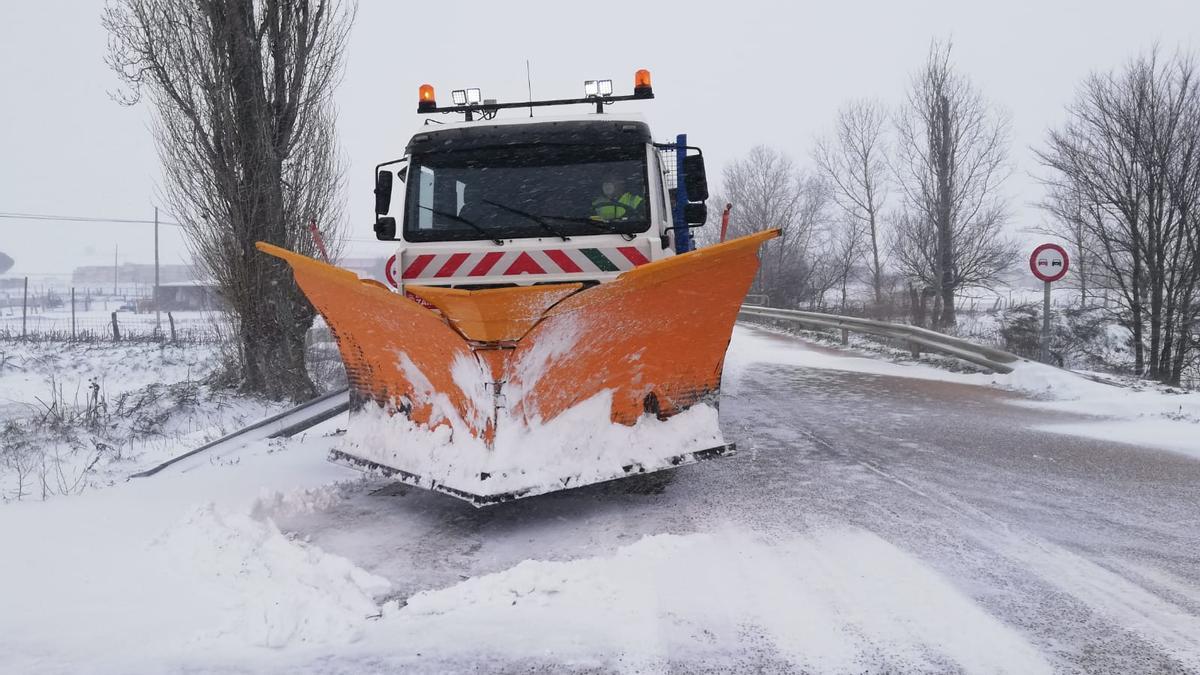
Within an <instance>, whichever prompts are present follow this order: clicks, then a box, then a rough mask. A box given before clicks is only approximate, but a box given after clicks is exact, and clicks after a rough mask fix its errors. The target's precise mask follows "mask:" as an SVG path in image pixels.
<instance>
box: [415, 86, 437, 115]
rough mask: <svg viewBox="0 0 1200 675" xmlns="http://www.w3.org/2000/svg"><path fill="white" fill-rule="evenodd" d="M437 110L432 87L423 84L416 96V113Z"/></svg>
mask: <svg viewBox="0 0 1200 675" xmlns="http://www.w3.org/2000/svg"><path fill="white" fill-rule="evenodd" d="M436 109H437V99H436V98H434V95H433V85H432V84H423V85H421V89H420V90H419V91H418V94H417V112H426V111H429V110H436Z"/></svg>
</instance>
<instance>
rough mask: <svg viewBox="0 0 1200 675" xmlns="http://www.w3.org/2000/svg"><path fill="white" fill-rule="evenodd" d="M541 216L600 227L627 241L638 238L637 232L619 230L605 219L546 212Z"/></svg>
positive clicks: (601, 229) (603, 230)
mask: <svg viewBox="0 0 1200 675" xmlns="http://www.w3.org/2000/svg"><path fill="white" fill-rule="evenodd" d="M541 217H542V218H553V219H554V220H561V221H564V222H568V223H579V224H581V225H591V226H592V227H595V228H598V229H599V230H600V231H602V232H607V233H609V234H619V235H621V236H622V237H624V238H625V240H626V241H633V240H634V239H636V238H637V235H635V234H631V233H629V232H620V231H618V230H617V226H616V225H613V224H612V223H610V222H607V221H603V220H596V219H595V218H584V217H582V216H555V215H551V214H549V213H544V214H542V215H541Z"/></svg>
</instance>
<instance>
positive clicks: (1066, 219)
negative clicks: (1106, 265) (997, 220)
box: [1036, 185, 1107, 307]
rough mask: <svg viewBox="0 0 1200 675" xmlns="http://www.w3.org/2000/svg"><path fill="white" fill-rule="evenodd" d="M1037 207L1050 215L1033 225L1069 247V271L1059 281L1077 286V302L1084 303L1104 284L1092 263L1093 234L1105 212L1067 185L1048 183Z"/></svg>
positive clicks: (1097, 248)
mask: <svg viewBox="0 0 1200 675" xmlns="http://www.w3.org/2000/svg"><path fill="white" fill-rule="evenodd" d="M1039 207H1040V208H1041V209H1042V210H1044V211H1046V212H1047V213H1048V214H1049V215H1050V221H1049V222H1047V223H1045V224H1044V225H1041V226H1039V227H1038V228H1036V229H1037V230H1038V231H1039V232H1043V233H1045V234H1048V235H1051V236H1054V237H1058V238H1059V239H1061V240H1063V241H1064V242H1065V243H1066V245H1067V249H1068V250H1069V251H1070V256H1071V273H1070V274H1069V275H1067V277H1066V278H1064V279H1063V280H1062V281H1061V282H1058V283H1061V284H1063V285H1064V286H1066V287H1068V288H1077V289H1079V302H1080V305H1081V306H1083V307H1087V306H1089V305H1090V304H1091V301H1092V299H1093V296H1094V294H1095V293H1096V286H1097V284H1102V285H1103V284H1105V280H1104V271H1103V267H1099V266H1097V265H1095V261H1096V260H1097V259H1098V258H1099V257H1100V246H1099V242H1098V241H1097V240H1096V237H1095V236H1094V235H1093V232H1094V231H1095V230H1096V228H1097V227H1102V226H1103V225H1102V223H1103V220H1104V217H1105V213H1104V211H1103V209H1101V208H1100V206H1099V205H1098V204H1095V203H1094V202H1092V201H1090V200H1089V199H1088V198H1087V197H1086V195H1083V194H1081V193H1080V191H1079V190H1078V189H1077V188H1076V187H1073V186H1070V185H1060V186H1050V189H1049V192H1048V194H1047V196H1046V198H1045V199H1044V200H1042V202H1041V203H1040V204H1039ZM1094 268H1095V269H1094ZM1105 287H1107V286H1105Z"/></svg>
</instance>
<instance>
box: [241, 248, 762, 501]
mask: <svg viewBox="0 0 1200 675" xmlns="http://www.w3.org/2000/svg"><path fill="white" fill-rule="evenodd" d="M777 235H778V231H777V230H769V231H765V232H760V233H757V234H753V235H749V236H746V237H741V238H739V239H734V240H732V241H728V242H724V243H721V244H716V245H713V246H709V247H706V248H703V249H699V250H696V251H692V252H689V253H685V254H682V255H677V256H674V257H670V258H665V259H662V260H658V261H655V262H651V263H648V264H645V265H642V266H640V267H637V268H635V269H633V270H630V271H628V272H625V273H624V274H622V275H621V276H620V277H618V278H617V279H616V280H615V281H612V282H609V283H603V284H599V285H595V286H590V287H586V288H585V287H584V286H583V285H581V284H549V285H540V286H514V287H509V288H496V289H486V290H459V289H452V288H440V287H432V286H406V287H405V290H406V291H407V292H408V293H411V294H413V295H414V296H416V297H418V298H420V300H421V301H422V302H423V303H425V304H427V305H429V306H432V307H433V308H434V309H430V308H429V307H426V306H422V304H421V303H418V302H415V301H414V300H412V299H409V298H407V297H404V296H403V295H399V294H396V293H393V292H392V291H390V290H388V289H387V288H385V287H383V286H382V285H381V284H378V283H377V282H374V281H369V280H360V279H359V278H358V277H357V276H356V275H355V274H353V273H352V272H349V271H346V270H343V269H340V268H337V267H334V266H332V265H328V264H325V263H322V262H319V261H317V260H313V259H311V258H308V257H306V256H302V255H299V254H296V253H292V252H290V251H287V250H285V249H281V248H278V247H275V246H271V245H269V244H264V243H259V244H258V248H259V249H260V250H262V251H264V252H266V253H269V254H271V255H273V256H275V257H278V258H281V259H283V260H285V261H287V262H288V263H289V264H290V265H291V266H292V270H293V272H294V274H295V277H296V281H297V283H298V284H299V285H300V288H301V289H302V290H303V291H304V293H305V294H306V295H307V296H308V298H309V300H310V301H312V303H313V305H314V306H315V307H316V309H317V310H318V311H319V312H320V313H321V314H322V315H323V316H324V317H325V321H326V323H327V324H328V325H329V327H330V329H331V330H332V331H333V333H334V335H335V337H336V338H337V342H338V348H339V350H340V351H341V355H342V360H343V361H344V363H345V365H346V371H347V376H348V378H349V381H350V393H351V402H350V411H351V413H350V414H351V423H350V428H349V430H348V431H347V434H346V437H345V439H344V441H343V445H342V447H341V449H340V450H337V451H335V452H334V458H335V459H339V460H341V461H344V462H348V463H350V464H353V465H357V466H361V467H372V468H377V469H380V470H382V471H384V473H387V474H389V475H392V476H395V477H397V478H398V479H400V480H403V481H405V482H408V483H412V484H414V485H419V486H421V487H424V488H429V489H434V490H438V491H441V492H445V493H447V494H451V495H454V496H456V497H459V498H462V499H466V500H468V501H471V502H472V503H474V504H476V505H484V504H491V503H496V502H500V501H507V500H510V499H516V498H518V497H526V496H531V495H535V494H542V493H545V492H551V491H555V490H561V489H564V488H568V487H578V486H581V485H586V484H590V483H596V482H600V481H605V480H611V479H613V478H620V477H622V476H625V475H630V474H633V473H645V472H649V471H656V470H659V469H665V468H670V467H673V466H679V465H681V464H686V463H691V462H694V461H699V460H701V459H707V458H709V457H713V456H720V455H724V454H728V453H729V452H731V451H732V449H733V446H732V445H731V444H726V443H725V442H724V440H723V438H722V437H721V432H720V429H719V427H718V425H717V410H716V408H717V400H718V396H719V393H720V383H721V366H722V363H723V361H724V357H725V349H726V347H727V346H728V344H729V339H730V335H731V333H732V330H733V325H734V322H735V321H736V319H737V313H738V308H739V307H740V305H741V302H742V299H743V297H744V296H745V294H746V292H747V290H748V289H749V287H750V284H751V282H752V280H753V278H754V275H755V273H756V272H757V270H758V255H757V253H758V248H759V246H760V245H761V244H762V243H763V242H765V241H766V240H768V239H770V238H772V237H775V236H777Z"/></svg>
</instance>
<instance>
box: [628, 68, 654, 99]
mask: <svg viewBox="0 0 1200 675" xmlns="http://www.w3.org/2000/svg"><path fill="white" fill-rule="evenodd" d="M633 95H634V96H652V95H654V88H653V87H651V86H650V71H648V70H646V69H645V68H642V69H641V70H639V71H637V72H636V73H634V74H633Z"/></svg>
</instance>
